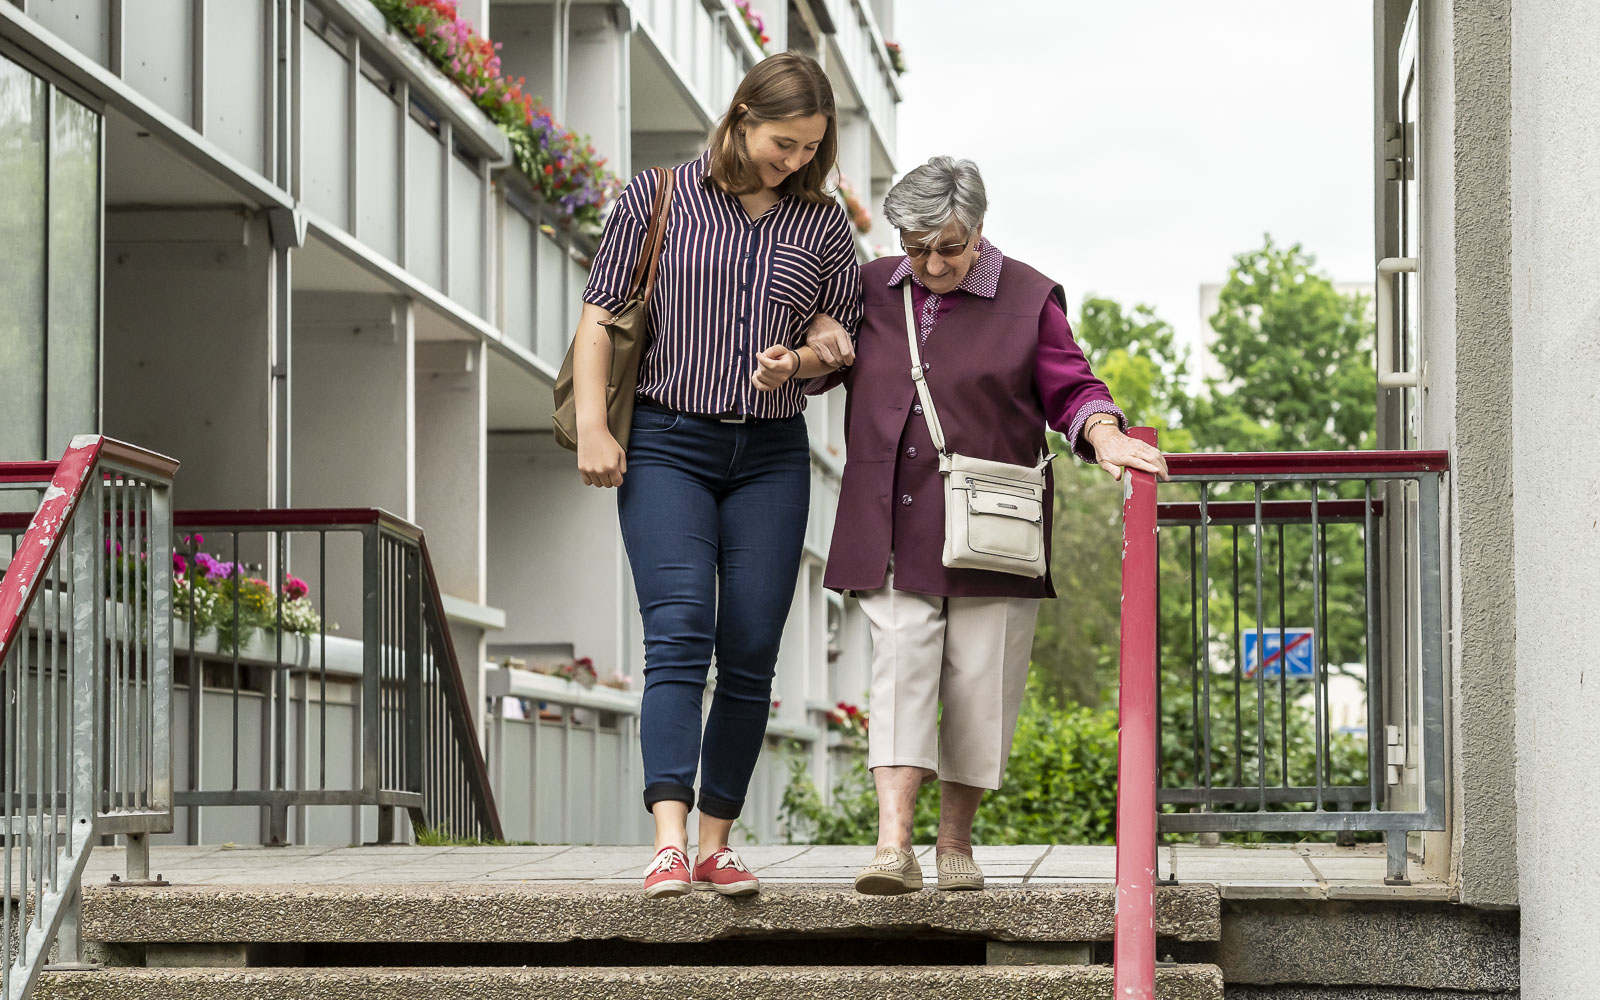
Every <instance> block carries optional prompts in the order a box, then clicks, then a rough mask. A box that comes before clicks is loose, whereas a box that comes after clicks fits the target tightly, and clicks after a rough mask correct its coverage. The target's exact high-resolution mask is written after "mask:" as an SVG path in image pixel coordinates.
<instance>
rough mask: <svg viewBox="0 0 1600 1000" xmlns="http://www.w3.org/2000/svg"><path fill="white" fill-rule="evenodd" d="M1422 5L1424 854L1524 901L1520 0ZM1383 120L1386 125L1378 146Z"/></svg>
mask: <svg viewBox="0 0 1600 1000" xmlns="http://www.w3.org/2000/svg"><path fill="white" fill-rule="evenodd" d="M1409 6H1410V0H1379V3H1378V4H1377V5H1376V7H1375V14H1376V22H1377V23H1376V36H1377V39H1378V53H1377V55H1378V59H1377V63H1376V65H1377V73H1378V78H1377V81H1376V83H1377V88H1376V90H1377V101H1378V108H1377V113H1378V114H1377V122H1376V123H1375V125H1376V126H1377V127H1378V128H1381V125H1382V122H1383V121H1385V120H1386V119H1392V118H1394V117H1395V111H1394V107H1395V104H1396V102H1397V101H1398V93H1397V91H1396V88H1395V83H1394V74H1395V70H1396V53H1397V50H1398V47H1399V45H1400V36H1401V29H1402V28H1403V26H1404V24H1405V16H1406V12H1407V9H1408V8H1409ZM1418 8H1419V26H1420V36H1419V41H1418V45H1417V50H1418V61H1419V64H1420V74H1421V80H1422V93H1421V101H1420V103H1421V109H1420V121H1419V128H1418V136H1417V145H1418V147H1419V151H1418V157H1417V163H1416V170H1417V177H1418V195H1419V197H1420V199H1421V235H1420V241H1419V242H1420V247H1419V249H1418V255H1419V257H1420V261H1421V274H1420V282H1419V285H1420V289H1421V292H1420V295H1421V311H1422V321H1421V323H1422V335H1421V336H1422V339H1421V357H1422V361H1423V363H1424V365H1425V373H1426V374H1425V381H1424V386H1423V389H1422V394H1421V399H1420V402H1419V406H1420V421H1419V424H1420V431H1421V436H1420V441H1419V446H1420V447H1423V448H1443V449H1447V450H1449V451H1450V453H1451V468H1452V471H1451V475H1450V479H1449V486H1450V490H1449V499H1448V503H1447V504H1446V509H1445V511H1444V512H1443V518H1442V524H1443V533H1444V544H1445V546H1446V552H1447V553H1448V556H1449V558H1448V561H1447V564H1446V569H1445V572H1446V585H1447V588H1448V589H1447V591H1446V593H1447V595H1448V598H1447V603H1446V607H1445V621H1446V626H1447V629H1448V630H1449V631H1448V633H1447V655H1448V656H1449V668H1450V673H1449V677H1450V689H1449V691H1448V692H1447V696H1446V699H1445V700H1446V705H1447V718H1446V726H1447V730H1448V733H1449V749H1450V757H1449V759H1450V782H1449V785H1448V790H1449V793H1448V800H1449V801H1448V806H1449V815H1450V830H1449V831H1448V833H1447V834H1442V835H1430V836H1428V837H1426V838H1424V847H1425V849H1424V851H1423V854H1424V863H1425V865H1426V866H1427V867H1428V868H1429V869H1430V870H1433V871H1435V872H1437V873H1439V874H1445V873H1447V872H1448V873H1450V874H1451V875H1452V877H1453V878H1454V880H1455V881H1456V882H1457V884H1458V885H1459V888H1460V892H1461V898H1462V901H1463V902H1466V903H1471V904H1474V905H1482V906H1497V905H1500V906H1504V905H1514V904H1515V903H1516V902H1517V879H1516V865H1515V861H1514V858H1513V845H1514V842H1515V841H1514V838H1515V834H1516V822H1517V819H1516V788H1515V768H1514V763H1513V762H1514V760H1515V718H1514V706H1515V691H1514V678H1515V655H1514V649H1513V638H1514V621H1513V609H1514V607H1515V605H1516V588H1515V574H1514V569H1513V565H1512V553H1511V545H1510V541H1511V532H1512V519H1513V514H1512V507H1511V503H1510V496H1511V478H1510V468H1511V448H1512V437H1513V435H1512V433H1511V428H1510V425H1509V424H1508V423H1507V421H1506V414H1507V411H1508V409H1509V405H1510V398H1511V322H1510V315H1509V312H1510V301H1511V298H1510V289H1509V274H1510V261H1511V224H1510V208H1511V206H1510V184H1511V178H1510V161H1509V141H1510V128H1511V117H1510V116H1511V89H1510V83H1509V80H1510V76H1509V74H1510V20H1509V17H1508V16H1507V11H1508V10H1509V8H1510V0H1492V2H1481V0H1470V2H1469V0H1419V3H1418ZM1381 136H1382V133H1381V131H1376V130H1375V139H1374V145H1375V148H1377V149H1378V150H1380V152H1379V153H1378V157H1379V158H1380V159H1381V157H1382V155H1383V154H1382V152H1381V149H1382V142H1381ZM1378 166H1379V174H1378V176H1379V177H1380V178H1381V177H1382V173H1381V163H1380V164H1379V165H1378ZM1397 205H1398V200H1397V186H1396V185H1394V184H1392V183H1386V182H1383V181H1381V180H1380V181H1379V189H1378V199H1377V214H1378V219H1377V223H1378V233H1377V256H1379V257H1384V256H1394V255H1396V254H1397V253H1398V252H1399V246H1398V244H1397V242H1396V239H1395V236H1394V234H1395V232H1397V226H1398V217H1397ZM1378 403H1379V410H1378V412H1379V445H1380V447H1387V448H1394V447H1400V446H1401V442H1402V427H1403V423H1402V421H1403V419H1404V416H1403V414H1402V413H1401V409H1400V393H1399V392H1398V391H1397V390H1387V391H1383V392H1380V393H1379V400H1378ZM1391 721H1393V720H1391ZM1414 846H1416V845H1414Z"/></svg>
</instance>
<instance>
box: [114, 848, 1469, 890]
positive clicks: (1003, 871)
mask: <svg viewBox="0 0 1600 1000" xmlns="http://www.w3.org/2000/svg"><path fill="white" fill-rule="evenodd" d="M740 851H741V853H742V854H743V856H744V858H745V861H746V862H747V863H748V864H749V865H750V867H751V868H753V869H754V870H755V871H756V873H757V874H759V875H760V876H761V878H762V879H763V880H764V881H766V882H768V883H770V884H774V885H778V884H787V883H801V884H822V885H839V886H841V887H846V886H848V885H849V883H850V881H851V879H852V878H853V877H854V876H855V873H856V870H857V869H858V868H860V866H861V865H863V864H865V863H866V862H867V861H869V860H871V854H872V852H871V849H870V848H864V847H838V846H815V847H808V846H805V845H794V846H780V845H759V846H751V847H744V848H741V849H740ZM932 852H933V848H931V847H927V848H923V849H922V850H921V851H920V852H919V853H920V854H921V855H922V856H923V869H924V871H925V872H931V870H932V868H933V858H932ZM1115 859H1116V852H1115V849H1114V848H1111V847H1084V846H1063V845H1054V846H1017V847H979V848H978V849H977V860H978V863H979V864H980V865H982V866H983V869H984V871H985V873H986V874H987V876H988V880H989V884H990V885H992V886H995V887H1007V886H1009V887H1018V886H1024V885H1026V886H1047V885H1064V884H1073V883H1091V882H1101V883H1103V882H1109V881H1111V880H1112V878H1113V876H1114V871H1115ZM648 860H649V851H648V849H647V848H642V847H562V846H545V847H408V846H395V847H282V848H271V847H254V846H252V847H233V846H229V845H222V846H198V847H156V848H154V849H153V850H152V852H151V864H150V868H151V871H152V872H159V873H161V874H163V875H165V876H166V878H167V879H168V880H169V881H172V882H174V883H180V884H186V885H196V884H199V885H206V884H212V885H229V884H231V885H241V884H244V885H265V884H294V883H311V884H341V885H350V884H391V885H392V884H408V883H409V884H415V883H430V882H453V883H473V882H533V883H563V884H574V883H590V884H594V885H597V886H601V885H603V886H607V887H611V888H615V887H617V886H619V885H635V884H638V882H639V879H640V873H641V872H642V870H643V868H644V865H645V863H646V862H647V861H648ZM88 864H89V870H88V874H87V879H86V880H87V882H88V883H89V884H94V883H99V882H104V881H106V880H108V879H109V878H110V876H111V875H112V874H113V873H117V872H121V871H123V868H124V859H123V852H122V850H121V849H120V848H96V849H95V850H94V852H93V853H92V854H91V855H90V857H89V863H88ZM1160 867H1161V875H1162V877H1163V878H1166V877H1170V876H1172V875H1173V874H1176V876H1177V878H1178V880H1179V882H1190V883H1192V882H1204V883H1211V884H1215V885H1218V886H1220V887H1221V890H1222V895H1223V896H1224V897H1227V898H1269V897H1281V898H1290V899H1375V898H1396V897H1401V898H1409V899H1448V898H1449V889H1448V887H1447V886H1446V885H1444V884H1442V883H1440V882H1436V881H1429V880H1426V879H1425V878H1424V877H1423V876H1422V874H1421V872H1420V871H1418V870H1417V867H1418V866H1416V865H1413V871H1412V878H1413V882H1414V884H1413V885H1410V886H1401V887H1395V886H1386V885H1384V884H1383V875H1384V855H1383V848H1382V845H1377V844H1374V845H1362V846H1358V847H1352V848H1342V847H1334V846H1331V845H1327V844H1310V845H1300V846H1285V847H1261V848H1245V847H1234V846H1222V847H1197V846H1190V845H1183V846H1173V847H1163V848H1162V849H1161V853H1160ZM1174 869H1175V871H1174Z"/></svg>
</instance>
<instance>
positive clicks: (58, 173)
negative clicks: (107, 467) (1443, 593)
mask: <svg viewBox="0 0 1600 1000" xmlns="http://www.w3.org/2000/svg"><path fill="white" fill-rule="evenodd" d="M100 136H101V125H100V116H99V115H98V114H97V113H96V112H94V111H93V110H91V109H90V108H88V107H85V106H84V105H83V104H81V103H79V102H78V101H76V100H74V99H73V98H71V97H69V96H68V95H66V94H64V93H62V92H61V91H60V90H58V89H56V88H55V87H53V86H51V85H50V84H49V83H48V82H47V81H45V80H43V79H41V78H40V77H38V76H36V75H34V74H33V73H31V72H29V71H28V70H27V69H25V68H23V67H22V66H19V65H18V64H17V63H15V62H12V61H11V60H9V59H6V58H4V57H0V177H4V178H6V183H5V184H4V185H0V288H4V289H5V290H6V299H7V301H6V308H5V309H4V310H0V399H5V400H6V401H7V405H6V414H7V418H8V419H7V420H6V421H5V422H4V425H3V426H0V460H11V461H16V460H28V459H43V458H51V457H55V456H58V455H60V454H61V452H62V451H63V450H64V449H65V448H66V446H67V442H68V441H70V440H71V439H72V437H73V436H74V435H76V434H84V433H91V432H94V431H96V430H98V429H99V423H100V412H99V395H100V392H99V364H100V358H99V355H100V315H99V313H100V224H101V207H100Z"/></svg>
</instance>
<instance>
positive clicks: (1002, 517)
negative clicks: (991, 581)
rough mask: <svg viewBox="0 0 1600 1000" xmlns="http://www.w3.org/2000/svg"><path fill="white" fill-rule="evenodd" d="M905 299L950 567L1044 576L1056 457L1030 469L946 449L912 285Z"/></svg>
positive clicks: (913, 364)
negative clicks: (1048, 475)
mask: <svg viewBox="0 0 1600 1000" xmlns="http://www.w3.org/2000/svg"><path fill="white" fill-rule="evenodd" d="M905 299H906V336H907V338H908V339H909V341H910V344H911V380H912V381H913V382H915V383H916V385H917V397H918V398H919V399H920V400H921V401H922V415H923V417H924V419H926V420H927V421H928V433H929V434H930V435H931V436H932V437H933V446H934V447H935V448H938V449H939V473H940V474H941V475H942V476H944V564H945V566H947V567H949V568H950V569H982V570H989V571H990V572H993V573H1012V574H1015V575H1017V576H1030V577H1041V576H1044V571H1045V559H1044V505H1045V504H1046V503H1049V502H1050V499H1051V498H1050V497H1049V496H1048V495H1047V494H1046V493H1045V479H1044V470H1045V468H1046V467H1047V466H1049V464H1050V460H1051V459H1052V458H1054V457H1055V456H1054V455H1051V454H1048V453H1047V454H1045V455H1044V456H1043V457H1042V458H1041V459H1040V461H1039V464H1038V465H1032V466H1029V465H1012V464H1010V463H1009V462H991V461H989V460H988V459H983V458H968V457H967V456H965V455H952V454H950V453H949V452H948V451H946V450H945V446H944V428H943V427H941V426H940V425H939V414H938V413H937V412H935V410H934V408H933V397H932V396H931V395H930V394H929V393H928V383H927V381H925V380H924V379H923V377H922V354H921V352H920V351H919V350H918V349H917V322H916V317H915V315H914V314H913V311H912V308H911V282H910V281H909V280H908V281H906V284H905Z"/></svg>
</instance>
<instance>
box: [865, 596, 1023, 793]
mask: <svg viewBox="0 0 1600 1000" xmlns="http://www.w3.org/2000/svg"><path fill="white" fill-rule="evenodd" d="M860 600H861V610H862V612H863V613H865V614H866V616H867V620H868V621H869V622H870V623H871V624H872V700H871V702H870V703H869V709H868V714H869V717H870V720H871V721H870V724H869V726H868V729H867V766H868V767H869V768H872V767H886V766H906V767H922V768H927V769H928V770H930V771H934V772H936V774H937V776H938V778H939V779H942V780H944V781H953V782H956V783H957V784H962V785H973V786H975V787H978V788H999V787H1000V782H1001V779H1002V778H1004V777H1005V771H1006V758H1007V757H1009V756H1010V754H1011V737H1012V734H1013V732H1014V731H1015V729H1016V726H1017V712H1018V711H1019V710H1020V708H1021V706H1022V694H1023V688H1024V686H1025V684H1026V682H1027V679H1028V658H1029V656H1030V654H1031V653H1032V650H1033V629H1034V625H1035V624H1036V623H1037V621H1038V618H1039V601H1038V600H1037V599H1034V598H1021V597H930V596H928V595H926V594H909V593H905V592H902V591H897V590H895V589H894V576H893V570H892V569H891V571H890V574H889V576H888V577H886V578H885V579H884V585H883V588H882V589H880V590H873V591H868V592H866V593H863V594H861V595H860ZM941 702H942V703H943V705H944V712H943V714H942V715H941V713H940V711H939V706H940V703H941Z"/></svg>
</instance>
